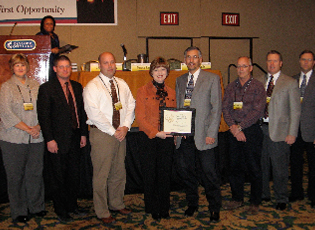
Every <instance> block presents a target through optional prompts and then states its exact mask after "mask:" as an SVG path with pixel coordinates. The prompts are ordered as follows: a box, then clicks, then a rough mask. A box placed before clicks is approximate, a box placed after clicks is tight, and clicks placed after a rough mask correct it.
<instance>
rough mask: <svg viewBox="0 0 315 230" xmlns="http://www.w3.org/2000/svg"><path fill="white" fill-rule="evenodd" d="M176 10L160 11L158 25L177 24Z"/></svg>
mask: <svg viewBox="0 0 315 230" xmlns="http://www.w3.org/2000/svg"><path fill="white" fill-rule="evenodd" d="M178 17H179V15H178V12H160V25H170V26H173V25H179V21H178Z"/></svg>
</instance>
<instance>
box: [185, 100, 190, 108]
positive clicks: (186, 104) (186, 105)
mask: <svg viewBox="0 0 315 230" xmlns="http://www.w3.org/2000/svg"><path fill="white" fill-rule="evenodd" d="M190 102H191V99H185V100H184V107H189V106H190Z"/></svg>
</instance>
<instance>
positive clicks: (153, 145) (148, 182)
mask: <svg viewBox="0 0 315 230" xmlns="http://www.w3.org/2000/svg"><path fill="white" fill-rule="evenodd" d="M139 139H140V164H141V171H142V172H141V173H142V176H143V181H144V203H145V211H146V212H147V213H152V214H161V215H164V214H167V213H169V208H170V187H171V169H172V154H173V152H174V147H175V145H174V138H173V137H168V138H166V139H161V138H158V137H155V138H153V139H149V138H148V136H147V135H146V134H145V133H144V132H140V133H139Z"/></svg>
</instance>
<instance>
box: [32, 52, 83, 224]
mask: <svg viewBox="0 0 315 230" xmlns="http://www.w3.org/2000/svg"><path fill="white" fill-rule="evenodd" d="M53 69H54V71H55V72H56V75H57V77H56V78H53V79H51V80H50V81H48V82H46V83H44V84H42V85H41V86H40V88H39V93H38V100H37V108H38V119H39V123H40V125H41V128H42V131H43V135H44V139H45V142H46V143H47V150H48V152H47V160H48V163H49V167H48V177H49V181H50V185H51V190H52V191H51V192H52V199H53V202H54V208H55V212H56V214H57V215H58V218H59V219H60V221H62V222H69V221H72V220H73V218H72V217H71V216H70V215H69V214H71V213H73V214H74V215H82V214H83V213H82V212H81V211H80V210H79V209H78V205H77V193H78V189H79V166H80V164H79V160H80V148H82V147H84V146H85V145H86V136H87V125H86V119H87V118H86V113H85V111H84V105H83V98H82V90H83V89H82V86H81V84H80V83H78V82H75V81H71V80H69V77H70V74H71V62H70V60H69V58H68V57H66V56H64V55H62V56H60V57H58V58H57V59H56V60H55V63H54V67H53Z"/></svg>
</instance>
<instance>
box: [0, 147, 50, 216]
mask: <svg viewBox="0 0 315 230" xmlns="http://www.w3.org/2000/svg"><path fill="white" fill-rule="evenodd" d="M0 146H1V150H2V157H3V164H4V167H5V171H6V175H7V181H8V195H9V200H10V209H11V216H12V219H15V218H17V217H18V216H27V215H28V211H29V212H30V213H37V212H40V211H43V210H45V197H44V180H43V164H44V149H45V144H44V142H40V143H30V144H15V143H10V142H6V141H0Z"/></svg>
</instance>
